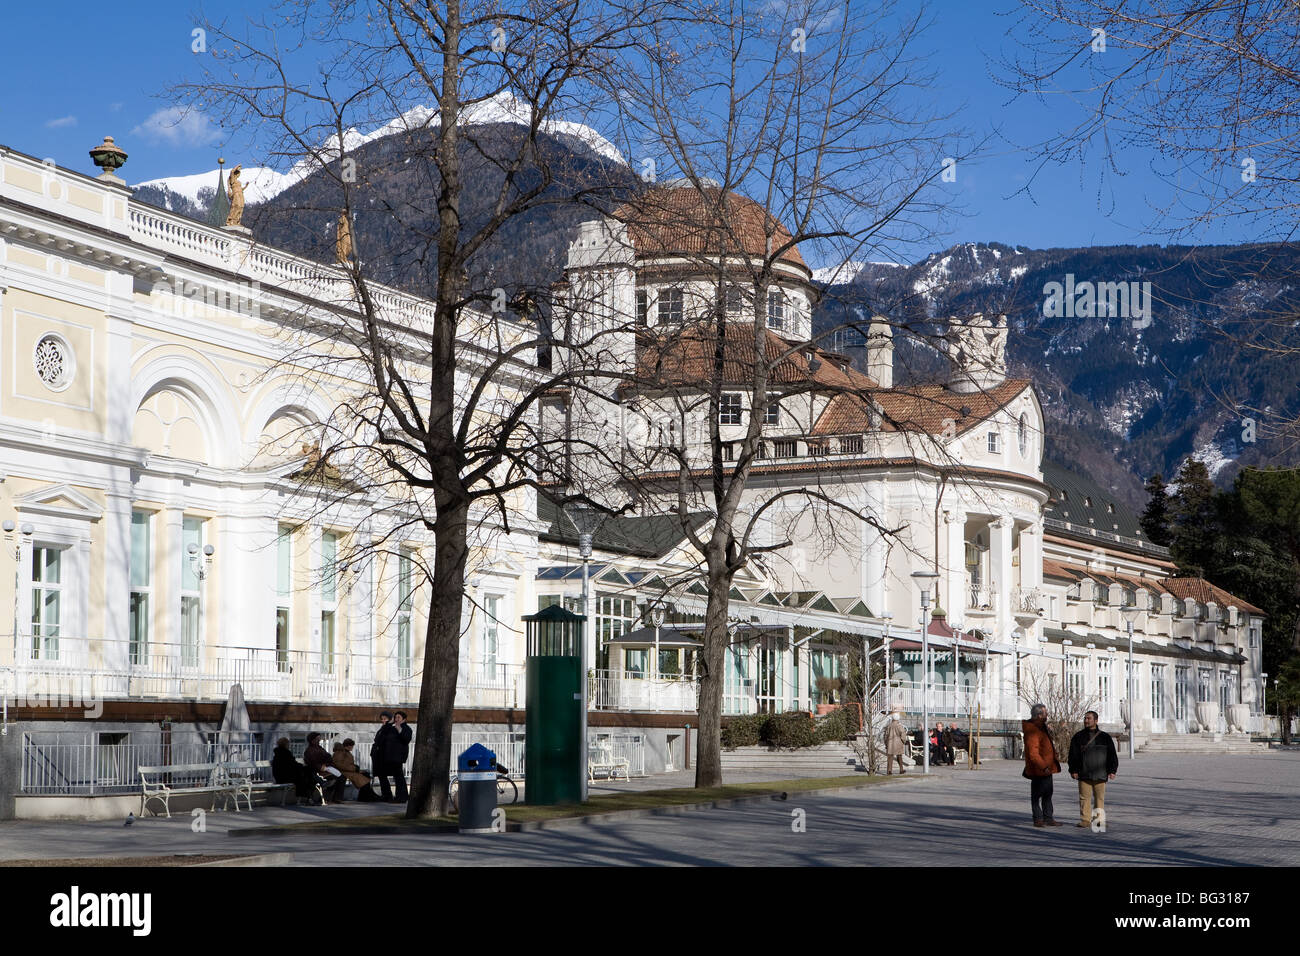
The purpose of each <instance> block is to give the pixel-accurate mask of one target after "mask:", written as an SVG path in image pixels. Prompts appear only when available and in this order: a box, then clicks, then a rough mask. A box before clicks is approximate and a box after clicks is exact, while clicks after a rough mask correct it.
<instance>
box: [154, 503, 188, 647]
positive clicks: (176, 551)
mask: <svg viewBox="0 0 1300 956" xmlns="http://www.w3.org/2000/svg"><path fill="white" fill-rule="evenodd" d="M155 521H156V523H157V525H159V526H160V527H159V531H160V533H161V535H164V536H165V537H164V540H165V541H166V542H167V547H166V549H165V559H164V560H163V561H162V562H160V564H161V565H162V566H161V567H159V568H156V569H155V570H156V571H157V573H158V579H159V580H160V581H166V582H167V584H166V588H165V590H164V594H165V595H166V598H167V606H166V607H164V608H163V609H162V613H163V626H162V633H161V634H160V635H159V637H160V638H161V639H162V641H163V643H165V644H167V645H168V646H167V651H166V653H168V654H176V653H178V650H177V648H178V646H179V645H180V642H181V587H182V585H183V582H182V580H181V562H182V561H184V560H185V553H184V551H185V546H184V533H183V532H184V527H185V511H184V509H182V508H176V507H169V508H164V509H163V511H162V513H161V514H159V515H158V518H157V519H155Z"/></svg>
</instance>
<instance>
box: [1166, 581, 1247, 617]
mask: <svg viewBox="0 0 1300 956" xmlns="http://www.w3.org/2000/svg"><path fill="white" fill-rule="evenodd" d="M1162 583H1163V584H1164V586H1165V589H1166V590H1167V591H1168V592H1169V593H1170V594H1172V595H1174V597H1178V598H1182V599H1183V600H1186V599H1187V598H1194V599H1195V600H1196V601H1197V602H1198V603H1200V604H1207V603H1209V602H1210V601H1213V602H1214V603H1215V604H1217V605H1219V607H1229V606H1236V607H1238V608H1240V609H1241V610H1243V611H1247V612H1249V613H1251V614H1263V613H1264V612H1263V611H1262V610H1260V609H1259V608H1257V607H1255V605H1253V604H1251V603H1250V602H1249V601H1244V600H1242V599H1241V598H1239V597H1236V596H1235V595H1232V594H1229V593H1228V592H1227V591H1225V590H1223V588H1221V587H1219V586H1218V585H1216V584H1211V583H1210V582H1209V581H1207V580H1205V578H1192V577H1177V578H1165V579H1164V581H1163V582H1162Z"/></svg>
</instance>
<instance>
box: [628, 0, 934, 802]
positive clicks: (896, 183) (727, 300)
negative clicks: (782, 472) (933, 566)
mask: <svg viewBox="0 0 1300 956" xmlns="http://www.w3.org/2000/svg"><path fill="white" fill-rule="evenodd" d="M920 28H921V20H920V17H919V16H918V15H915V14H912V13H910V12H909V13H901V12H899V11H897V10H896V9H895V8H894V7H893V6H892V5H891V4H888V3H882V4H877V5H872V6H871V8H870V9H866V10H864V9H861V8H860V7H853V8H851V7H850V5H848V4H847V3H832V2H824V0H811V2H799V3H794V4H788V5H781V6H779V7H766V8H763V9H761V10H756V9H752V8H748V7H746V6H744V5H742V4H738V3H732V4H724V5H722V6H716V5H709V6H708V7H707V9H706V10H705V11H704V12H702V13H699V14H698V15H697V16H695V17H693V18H692V26H691V29H690V30H689V31H685V30H679V29H676V27H675V25H674V24H671V23H668V24H656V25H655V28H654V30H653V32H654V35H655V43H654V48H655V49H658V50H663V51H666V53H667V55H665V56H663V57H661V58H659V59H658V60H657V61H656V62H653V63H645V64H638V68H636V69H629V70H627V82H626V88H625V91H624V93H623V100H624V102H625V104H628V105H629V109H627V110H626V111H625V112H624V113H623V114H622V116H623V117H624V119H625V121H626V122H627V123H628V124H629V129H628V131H627V134H626V135H627V139H628V141H629V142H630V143H633V144H640V147H641V149H640V155H642V156H643V157H644V158H643V159H642V160H641V170H642V175H643V178H645V179H646V180H653V181H654V185H653V186H652V187H651V188H647V189H645V190H643V191H642V192H641V193H639V194H638V195H637V196H636V197H635V199H633V200H632V201H630V202H628V203H627V204H625V205H624V206H622V207H620V208H619V209H617V210H615V212H614V216H615V218H617V219H618V220H620V221H621V222H623V223H624V224H625V225H626V227H627V230H628V232H629V234H630V235H631V240H632V242H633V244H634V245H636V244H638V243H639V246H640V248H639V250H638V251H641V250H649V251H650V253H651V254H652V255H653V254H655V253H660V254H662V255H663V256H665V257H668V258H675V259H676V260H677V261H678V264H679V266H680V268H679V270H678V272H679V274H680V276H681V278H682V287H681V288H682V294H681V297H680V300H674V301H672V302H670V304H669V305H668V307H667V308H666V309H664V308H662V307H661V309H660V311H659V316H660V318H661V321H660V322H659V323H658V324H656V325H654V327H648V326H647V327H645V328H642V329H641V330H640V331H639V335H638V351H637V362H636V369H635V374H634V381H633V383H632V384H631V389H632V395H631V396H630V397H631V398H632V399H634V400H633V402H632V404H633V406H634V407H635V408H637V409H639V411H640V414H641V415H642V416H643V417H644V418H646V419H648V420H649V421H650V422H652V423H658V425H659V426H660V427H661V428H664V432H663V434H664V436H665V437H664V438H663V439H662V440H659V441H655V442H651V443H649V447H648V448H646V450H645V451H646V454H645V455H644V456H641V457H638V456H637V455H635V454H633V455H628V454H626V453H624V454H623V455H621V457H620V459H619V460H618V461H617V465H618V466H619V468H620V472H619V473H620V475H621V477H622V479H623V481H624V483H625V484H631V485H633V486H634V487H636V488H637V489H638V496H639V497H640V498H641V502H642V508H643V509H658V510H660V511H662V512H665V513H670V514H675V515H677V516H678V518H679V519H680V521H681V527H682V531H683V534H684V535H685V537H686V539H687V540H688V541H689V542H690V545H691V547H692V548H693V549H694V550H695V551H696V553H697V554H698V555H699V557H700V567H701V574H702V576H703V578H704V583H705V584H706V587H707V590H708V597H707V604H706V609H705V614H704V618H705V621H704V647H703V649H702V652H701V655H700V660H701V667H700V672H701V679H700V681H701V682H700V697H699V706H700V744H699V751H698V759H697V763H696V767H697V770H696V785H697V786H701V787H708V786H715V785H717V784H719V783H721V748H720V738H719V733H720V721H721V711H722V697H723V681H724V671H725V655H726V653H727V648H728V645H729V643H730V638H729V634H728V604H729V594H730V591H731V588H732V585H733V582H734V580H735V576H736V574H737V573H738V572H739V571H741V570H742V569H744V568H746V567H747V566H748V565H749V564H750V563H751V562H760V563H761V562H764V561H772V560H774V559H773V557H772V556H773V555H774V554H775V553H776V552H779V551H781V550H782V549H784V548H787V547H789V546H790V544H791V539H790V537H789V536H788V535H786V534H785V533H783V532H782V531H781V530H776V529H773V525H774V524H775V525H778V526H779V525H781V524H782V523H784V524H785V525H787V527H789V526H792V525H794V524H797V523H799V522H801V521H802V522H805V523H811V524H812V525H813V526H814V527H815V528H816V529H817V531H818V532H819V533H820V534H821V535H822V537H823V540H824V541H825V542H826V543H827V545H828V547H830V548H833V547H834V544H835V541H836V540H837V538H836V534H837V531H838V529H839V528H841V527H843V526H844V525H845V524H846V523H848V521H849V520H851V521H853V522H866V523H867V524H869V525H870V526H872V527H873V528H874V529H875V530H876V531H877V532H878V533H879V534H881V535H883V536H891V535H896V534H897V533H898V531H899V529H898V528H896V527H890V526H887V525H886V523H885V522H884V519H883V516H882V515H880V514H876V513H874V512H873V511H872V509H871V508H869V507H867V506H866V505H864V504H863V503H862V502H854V501H851V500H850V499H848V498H847V497H846V496H844V495H843V494H842V493H841V491H840V489H839V488H838V486H837V485H836V483H835V482H834V481H833V480H829V479H828V478H826V477H823V472H822V471H820V470H819V469H817V468H815V467H814V468H812V469H810V472H811V474H812V475H813V476H814V477H813V478H812V479H811V480H810V481H808V482H807V483H806V484H804V485H802V486H799V487H790V486H786V487H780V488H770V489H768V490H763V486H762V485H760V484H756V483H755V482H754V481H753V480H752V479H753V477H754V475H755V472H756V469H757V468H759V467H760V466H761V465H762V464H763V463H764V459H765V458H767V457H771V456H774V455H776V454H779V452H777V450H776V449H775V447H774V444H773V443H774V442H775V441H777V440H784V441H795V442H802V443H803V444H800V445H798V450H799V451H800V452H803V451H805V450H806V451H808V454H809V455H811V456H816V455H818V454H819V446H817V444H816V443H813V445H812V446H811V447H809V445H808V439H809V438H810V437H811V436H810V435H809V434H808V431H809V428H808V427H803V428H799V427H791V426H788V425H787V426H785V427H783V428H780V429H774V428H773V427H772V423H771V420H770V416H769V412H770V410H773V409H778V411H777V418H778V419H779V417H780V415H782V414H790V413H791V411H792V410H793V409H795V408H796V407H799V408H804V407H806V408H811V407H812V403H813V400H814V398H816V397H817V396H821V397H822V398H823V399H824V398H825V396H826V395H827V394H828V393H834V392H840V393H843V394H845V395H849V394H854V395H856V396H857V397H858V398H860V399H865V398H866V396H867V394H868V393H869V392H870V390H871V388H872V387H873V385H874V383H873V382H871V380H870V379H869V378H868V377H867V376H865V375H860V374H858V373H856V372H854V371H853V370H852V369H850V368H849V367H848V363H847V362H843V361H842V357H840V360H839V361H837V360H835V359H834V358H833V357H832V356H830V355H829V354H828V353H826V352H824V351H821V350H818V349H816V348H812V344H813V343H812V339H813V338H814V333H813V330H812V328H811V313H812V309H813V307H814V306H815V304H816V301H815V300H816V295H817V293H816V290H815V289H814V288H813V287H811V286H810V284H809V283H808V282H807V279H806V274H805V277H804V278H803V279H802V280H801V279H799V275H800V273H799V269H800V267H802V261H801V259H800V257H799V256H800V254H799V251H798V250H799V248H800V247H801V246H802V248H804V249H812V248H814V247H816V248H818V249H820V250H822V251H824V252H825V251H837V252H839V253H842V254H843V253H849V254H852V253H855V252H858V251H860V250H862V249H865V248H870V247H872V246H873V245H874V244H876V243H878V242H881V241H882V240H884V239H885V238H888V237H889V234H890V228H891V226H897V227H900V228H901V226H902V224H903V222H904V215H905V214H906V215H908V216H911V215H913V214H915V213H917V212H919V211H922V210H923V209H924V208H925V206H924V204H923V201H922V193H923V190H924V189H925V187H926V185H927V184H928V183H929V182H931V181H932V180H937V179H938V177H939V176H940V174H941V170H942V168H943V163H942V160H943V158H944V150H943V148H942V144H941V141H940V139H939V137H938V135H937V134H936V132H935V126H936V125H937V123H938V120H937V119H936V118H935V117H932V116H928V115H925V114H924V113H922V112H920V111H917V110H915V109H912V108H909V107H908V106H907V105H906V103H905V98H903V97H902V96H900V91H901V90H903V89H905V88H908V87H913V86H918V85H922V84H923V82H924V77H922V76H920V75H919V74H918V72H917V70H916V67H915V64H914V63H912V62H911V61H910V60H909V59H908V51H909V47H910V44H911V43H912V41H913V40H914V39H915V37H916V35H917V34H918V32H919V30H920ZM668 179H671V180H675V181H673V182H665V180H668ZM907 225H908V226H909V227H912V226H915V225H916V222H915V220H907ZM792 288H797V289H798V290H800V293H801V294H806V295H807V300H806V301H800V302H798V311H800V312H802V313H803V314H804V317H805V319H806V322H807V324H806V325H804V326H798V325H796V324H795V321H794V316H793V315H791V316H790V317H789V318H787V316H786V313H785V312H784V311H783V310H784V309H785V308H786V306H785V304H784V303H785V301H787V300H785V299H784V297H785V296H786V295H787V294H788V293H789V292H790V290H791V289H792ZM798 298H799V297H798V296H794V297H793V298H792V299H791V300H789V301H790V302H791V306H790V307H791V310H792V312H793V311H795V309H794V304H795V301H796V300H797V299H798ZM787 321H789V323H790V324H789V325H786V324H785V323H786V322H787ZM774 331H775V332H778V333H779V334H775V335H774V334H773V333H774ZM823 366H825V367H824V369H823V373H822V374H818V369H819V368H823ZM733 393H740V394H741V395H743V409H741V408H738V407H734V401H733V399H731V398H730V397H727V398H725V399H724V396H729V395H731V394H733ZM624 397H625V398H627V397H629V396H628V395H625V396H624ZM724 402H725V407H724ZM778 402H779V403H780V406H779V408H778ZM863 407H864V408H865V407H866V406H863ZM742 411H743V415H742V414H740V413H741V412H742ZM864 414H865V413H864ZM745 416H747V419H746V418H745ZM670 422H671V423H673V424H672V426H671V427H667V428H665V427H664V426H665V425H666V423H670ZM733 423H734V424H733ZM810 424H811V423H810V422H808V423H804V425H805V426H810ZM697 428H698V429H702V430H703V434H702V435H700V434H696V435H694V436H692V435H689V434H688V432H691V431H692V430H694V429H697ZM787 429H789V430H787ZM783 435H784V436H787V437H785V438H782V436H783ZM631 444H633V445H634V444H635V443H631ZM611 457H612V456H611ZM701 512H703V513H705V514H707V515H708V516H709V518H710V521H709V524H708V526H707V527H705V528H701V527H699V526H698V525H697V524H696V523H695V522H694V521H692V520H690V519H691V518H692V517H693V516H696V515H698V514H700V513H701ZM783 512H785V513H786V514H787V517H786V518H785V519H782V518H781V515H782V513H783ZM774 519H775V520H774ZM769 529H771V530H769Z"/></svg>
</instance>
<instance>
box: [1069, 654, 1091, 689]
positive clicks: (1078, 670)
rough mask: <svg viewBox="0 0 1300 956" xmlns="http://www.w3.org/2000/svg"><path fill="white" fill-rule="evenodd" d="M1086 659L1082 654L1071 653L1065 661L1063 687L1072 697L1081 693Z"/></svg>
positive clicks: (1086, 663) (1086, 664)
mask: <svg viewBox="0 0 1300 956" xmlns="http://www.w3.org/2000/svg"><path fill="white" fill-rule="evenodd" d="M1087 666H1088V659H1087V658H1086V657H1084V656H1083V655H1082V654H1071V655H1070V656H1069V658H1068V659H1067V660H1066V662H1065V688H1066V692H1067V693H1068V694H1070V695H1071V696H1072V697H1081V696H1082V695H1083V675H1084V673H1085V670H1086V668H1087Z"/></svg>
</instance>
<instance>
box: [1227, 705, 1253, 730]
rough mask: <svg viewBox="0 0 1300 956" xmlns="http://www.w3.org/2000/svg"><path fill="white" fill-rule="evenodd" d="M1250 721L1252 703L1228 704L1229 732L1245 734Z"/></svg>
mask: <svg viewBox="0 0 1300 956" xmlns="http://www.w3.org/2000/svg"><path fill="white" fill-rule="evenodd" d="M1249 723H1250V704H1229V705H1228V733H1230V734H1244V733H1246V727H1247V725H1248V724H1249Z"/></svg>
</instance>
